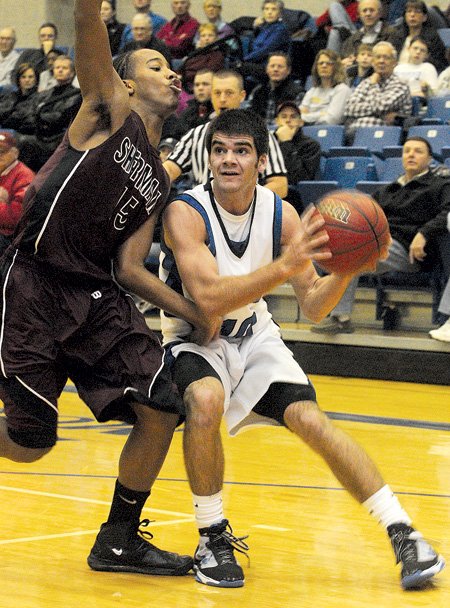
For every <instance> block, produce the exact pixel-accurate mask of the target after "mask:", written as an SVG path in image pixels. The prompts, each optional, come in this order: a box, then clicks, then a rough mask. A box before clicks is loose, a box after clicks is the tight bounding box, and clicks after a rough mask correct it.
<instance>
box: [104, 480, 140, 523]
mask: <svg viewBox="0 0 450 608" xmlns="http://www.w3.org/2000/svg"><path fill="white" fill-rule="evenodd" d="M149 496H150V492H137V491H136V490H130V489H129V488H126V487H125V486H123V485H122V484H121V483H120V481H119V480H117V481H116V487H115V490H114V496H113V500H112V504H111V510H110V512H109V516H108V523H113V522H117V521H136V523H137V522H139V518H140V516H141V511H142V509H143V508H144V504H145V501H146V500H147V498H148V497H149Z"/></svg>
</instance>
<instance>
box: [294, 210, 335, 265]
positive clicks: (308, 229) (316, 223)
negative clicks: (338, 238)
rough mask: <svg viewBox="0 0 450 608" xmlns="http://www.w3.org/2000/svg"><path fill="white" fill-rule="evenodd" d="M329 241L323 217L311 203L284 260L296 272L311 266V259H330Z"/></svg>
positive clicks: (317, 260)
mask: <svg viewBox="0 0 450 608" xmlns="http://www.w3.org/2000/svg"><path fill="white" fill-rule="evenodd" d="M328 241H329V236H328V234H327V232H326V230H325V229H324V220H323V217H322V215H321V214H320V213H319V212H318V211H317V209H316V208H315V207H314V206H313V205H311V206H309V207H308V209H307V210H306V211H305V212H304V213H303V215H302V218H301V224H300V226H299V229H298V230H296V232H295V234H294V235H293V237H292V238H291V240H290V242H289V244H288V245H287V247H286V248H285V250H284V252H283V256H284V261H285V263H287V264H288V265H289V267H290V268H292V271H293V274H295V273H298V272H301V271H302V270H304V269H305V268H306V267H307V266H309V263H310V261H316V262H320V261H321V260H328V259H330V258H331V252H330V250H329V248H328Z"/></svg>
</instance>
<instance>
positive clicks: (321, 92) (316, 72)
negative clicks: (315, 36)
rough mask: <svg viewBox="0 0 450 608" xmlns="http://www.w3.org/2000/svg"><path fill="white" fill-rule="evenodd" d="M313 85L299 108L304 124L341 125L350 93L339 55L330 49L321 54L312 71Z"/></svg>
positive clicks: (317, 57) (319, 53) (320, 52)
mask: <svg viewBox="0 0 450 608" xmlns="http://www.w3.org/2000/svg"><path fill="white" fill-rule="evenodd" d="M311 77H312V84H313V86H312V87H311V88H310V89H309V90H308V91H307V92H306V94H305V96H304V97H303V100H302V105H301V106H300V112H301V115H302V120H303V121H304V123H305V125H322V124H324V125H339V124H342V123H343V122H344V110H345V104H346V102H347V99H348V98H349V96H350V94H351V89H350V87H349V86H348V85H347V84H346V82H345V80H346V74H345V70H344V67H343V65H342V63H341V60H340V58H339V55H338V54H337V53H335V52H334V51H331V50H328V49H326V50H322V51H319V52H318V54H317V56H316V60H315V61H314V65H313V67H312V72H311Z"/></svg>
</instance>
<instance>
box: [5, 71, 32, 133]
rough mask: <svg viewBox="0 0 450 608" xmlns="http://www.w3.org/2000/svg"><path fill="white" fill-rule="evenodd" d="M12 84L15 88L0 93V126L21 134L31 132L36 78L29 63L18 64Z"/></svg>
mask: <svg viewBox="0 0 450 608" xmlns="http://www.w3.org/2000/svg"><path fill="white" fill-rule="evenodd" d="M14 84H15V85H16V87H17V89H16V90H14V91H9V92H7V93H4V94H3V95H0V126H1V127H2V128H3V129H14V130H15V131H18V132H19V133H22V134H28V133H33V132H34V110H35V108H34V100H35V98H36V96H37V88H38V79H37V74H36V71H35V69H34V67H33V66H32V65H31V63H22V64H21V65H20V66H19V68H18V70H17V72H16V74H15V82H14Z"/></svg>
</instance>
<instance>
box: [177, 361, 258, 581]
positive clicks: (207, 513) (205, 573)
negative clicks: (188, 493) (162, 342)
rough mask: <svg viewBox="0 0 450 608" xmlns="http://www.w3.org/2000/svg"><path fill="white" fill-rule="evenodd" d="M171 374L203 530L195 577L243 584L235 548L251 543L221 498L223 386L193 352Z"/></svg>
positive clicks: (185, 455)
mask: <svg viewBox="0 0 450 608" xmlns="http://www.w3.org/2000/svg"><path fill="white" fill-rule="evenodd" d="M173 377H174V381H175V383H176V385H177V386H178V390H179V392H180V394H182V395H183V400H184V404H185V408H186V422H185V429H184V434H183V450H184V459H185V465H186V471H187V474H188V478H189V484H190V487H191V490H192V493H193V500H194V510H195V518H196V521H197V526H198V529H199V534H200V538H199V543H198V546H197V549H196V551H195V555H194V571H195V574H196V580H197V581H198V582H199V583H203V584H205V585H211V586H214V587H242V586H243V584H244V573H243V571H242V568H241V566H240V565H239V564H238V562H237V560H236V558H235V555H234V550H237V551H240V552H245V551H246V550H247V549H248V547H247V545H246V544H245V543H243V539H240V538H237V537H236V536H234V535H233V534H232V530H231V528H230V526H229V524H228V520H227V519H225V518H224V514H223V504H222V485H223V475H224V454H223V447H222V441H221V437H220V424H221V420H222V416H223V411H224V398H225V393H224V388H223V386H222V383H221V382H220V380H219V377H218V373H217V372H216V371H215V370H214V368H213V367H212V366H211V365H210V364H209V363H208V362H207V361H206V360H205V359H203V358H202V357H201V356H199V355H196V354H193V353H182V354H180V355H179V356H178V359H177V360H176V362H175V365H174V371H173Z"/></svg>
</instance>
